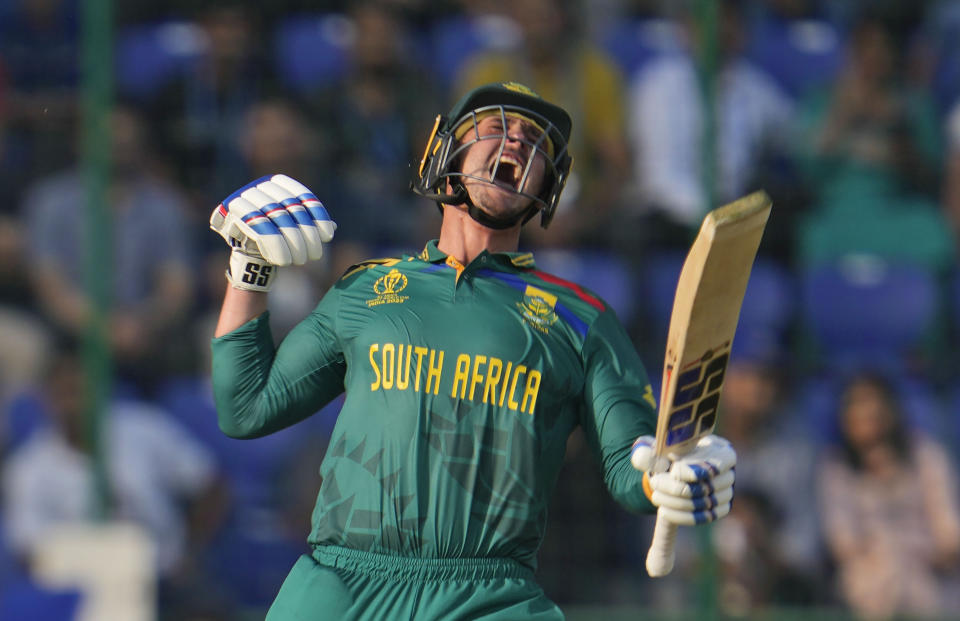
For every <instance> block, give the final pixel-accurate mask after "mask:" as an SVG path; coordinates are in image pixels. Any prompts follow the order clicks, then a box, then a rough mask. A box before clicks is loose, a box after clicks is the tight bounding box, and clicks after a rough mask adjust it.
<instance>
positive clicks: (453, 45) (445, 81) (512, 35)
mask: <svg viewBox="0 0 960 621" xmlns="http://www.w3.org/2000/svg"><path fill="white" fill-rule="evenodd" d="M520 36H521V34H520V29H519V27H518V26H517V25H516V23H514V22H513V21H512V20H510V19H509V18H506V17H503V16H497V15H488V16H485V17H469V16H464V15H454V16H450V17H441V18H439V19H437V20H436V21H434V24H433V26H432V28H431V29H430V33H429V35H428V38H429V41H430V43H429V46H428V47H429V50H430V52H429V55H430V65H431V67H432V68H433V71H434V74H435V75H436V77H437V79H438V80H439V82H440V84H441V85H443V86H444V87H447V88H449V87H451V86H452V85H453V84H454V82H455V81H456V79H457V76H458V75H459V73H460V69H461V67H462V65H463V63H464V62H466V60H467V59H468V58H470V57H471V56H473V55H474V54H477V53H480V52H486V51H491V50H500V51H503V50H510V49H514V48H515V47H516V46H517V45H519V43H520Z"/></svg>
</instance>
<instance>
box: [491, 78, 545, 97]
mask: <svg viewBox="0 0 960 621" xmlns="http://www.w3.org/2000/svg"><path fill="white" fill-rule="evenodd" d="M500 86H502V87H503V88H505V89H507V90H508V91H513V92H514V93H523V94H524V95H530V96H531V97H536V98H537V99H540V95H537V94H536V93H534V92H533V90H531V89H530V87H529V86H526V85H525V84H520V83H519V82H501V83H500Z"/></svg>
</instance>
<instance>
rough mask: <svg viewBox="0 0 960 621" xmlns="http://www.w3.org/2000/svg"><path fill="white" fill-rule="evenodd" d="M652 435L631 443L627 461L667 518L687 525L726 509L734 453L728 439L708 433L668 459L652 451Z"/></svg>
mask: <svg viewBox="0 0 960 621" xmlns="http://www.w3.org/2000/svg"><path fill="white" fill-rule="evenodd" d="M654 446H655V439H654V438H653V436H640V437H639V438H637V440H636V441H635V442H634V443H633V449H632V451H631V454H630V462H631V463H632V464H633V467H634V468H636V469H637V470H642V471H643V491H644V492H645V493H646V494H647V497H648V498H649V499H650V502H652V503H653V504H654V506H656V507H657V508H658V509H659V510H660V513H661V514H662V515H664V516H665V517H666V519H667V520H669V521H670V522H673V523H674V524H680V525H682V526H690V525H693V524H705V523H707V522H713V521H715V520H719V519H720V518H722V517H723V516H725V515H727V514H728V513H730V504H731V502H732V501H733V482H734V479H735V478H736V469H735V468H734V467H735V466H736V464H737V453H736V451H734V450H733V446H731V445H730V442H728V441H727V440H725V439H723V438H721V437H720V436H716V435H711V436H707V437H705V438H702V439H701V440H700V441H699V442H697V446H696V448H695V449H694V450H692V451H690V452H689V453H687V454H686V455H683V456H682V457H678V458H676V459H673V460H671V459H669V458H667V457H663V456H657V455H655V449H654Z"/></svg>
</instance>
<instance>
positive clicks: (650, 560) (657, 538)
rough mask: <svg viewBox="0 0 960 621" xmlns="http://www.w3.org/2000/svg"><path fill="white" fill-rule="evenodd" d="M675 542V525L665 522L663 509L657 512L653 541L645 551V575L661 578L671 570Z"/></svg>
mask: <svg viewBox="0 0 960 621" xmlns="http://www.w3.org/2000/svg"><path fill="white" fill-rule="evenodd" d="M676 542H677V525H676V524H674V523H673V522H671V521H669V520H667V519H666V518H665V517H664V515H663V509H659V510H658V511H657V524H656V526H654V528H653V541H652V542H650V550H648V551H647V573H648V574H650V576H651V577H653V578H662V577H663V576H666V575H667V574H669V573H670V572H671V571H672V570H673V560H674V557H675V555H674V550H673V548H674V544H675V543H676Z"/></svg>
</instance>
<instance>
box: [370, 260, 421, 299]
mask: <svg viewBox="0 0 960 621" xmlns="http://www.w3.org/2000/svg"><path fill="white" fill-rule="evenodd" d="M406 288H407V277H406V276H404V275H403V274H401V273H400V271H399V270H397V269H392V270H390V272H389V273H388V274H386V275H385V276H381V277H380V278H378V279H377V280H376V282H374V283H373V292H374V293H376V294H377V297H375V298H373V299H370V300H367V306H379V305H381V304H403V303H404V302H406V301H407V300H409V299H410V296H409V295H400V292H401V291H403V290H404V289H406Z"/></svg>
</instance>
